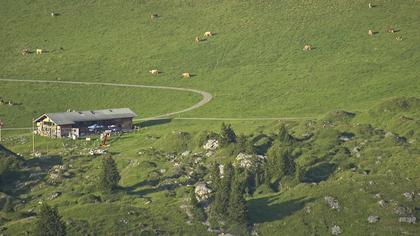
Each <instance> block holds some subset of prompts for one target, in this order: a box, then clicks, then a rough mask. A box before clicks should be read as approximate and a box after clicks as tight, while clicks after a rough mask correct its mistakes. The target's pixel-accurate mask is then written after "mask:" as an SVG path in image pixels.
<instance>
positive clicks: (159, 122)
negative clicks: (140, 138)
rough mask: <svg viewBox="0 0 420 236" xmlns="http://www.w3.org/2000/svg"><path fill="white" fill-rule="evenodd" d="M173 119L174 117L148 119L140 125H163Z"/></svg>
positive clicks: (142, 126) (143, 126)
mask: <svg viewBox="0 0 420 236" xmlns="http://www.w3.org/2000/svg"><path fill="white" fill-rule="evenodd" d="M171 121H172V119H170V118H157V119H153V120H146V121H143V122H141V123H140V127H141V128H145V127H151V126H155V125H163V124H168V123H170V122H171Z"/></svg>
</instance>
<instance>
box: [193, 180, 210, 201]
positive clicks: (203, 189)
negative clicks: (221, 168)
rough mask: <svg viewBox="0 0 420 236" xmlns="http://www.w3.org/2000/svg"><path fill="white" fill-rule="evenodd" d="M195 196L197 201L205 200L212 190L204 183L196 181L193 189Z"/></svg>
mask: <svg viewBox="0 0 420 236" xmlns="http://www.w3.org/2000/svg"><path fill="white" fill-rule="evenodd" d="M194 193H195V197H196V198H197V201H199V202H206V201H208V200H209V199H210V195H211V193H212V190H211V189H210V188H209V187H207V185H206V184H205V183H198V184H197V185H196V186H195V189H194Z"/></svg>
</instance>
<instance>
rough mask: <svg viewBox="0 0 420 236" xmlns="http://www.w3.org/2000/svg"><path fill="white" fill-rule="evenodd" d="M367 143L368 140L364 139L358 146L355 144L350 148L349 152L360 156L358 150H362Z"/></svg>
mask: <svg viewBox="0 0 420 236" xmlns="http://www.w3.org/2000/svg"><path fill="white" fill-rule="evenodd" d="M367 144H368V140H364V141H363V142H361V143H359V145H358V146H355V147H354V148H353V149H352V150H351V154H353V155H355V156H356V157H357V158H359V157H360V156H361V154H360V151H362V148H363V147H364V146H366V145H367Z"/></svg>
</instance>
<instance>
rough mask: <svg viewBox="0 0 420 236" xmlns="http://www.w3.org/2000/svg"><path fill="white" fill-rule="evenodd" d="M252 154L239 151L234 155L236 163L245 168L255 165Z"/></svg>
mask: <svg viewBox="0 0 420 236" xmlns="http://www.w3.org/2000/svg"><path fill="white" fill-rule="evenodd" d="M254 159H255V158H254V156H253V155H249V154H244V153H239V154H238V155H237V156H236V159H235V160H236V163H237V164H238V165H239V166H240V167H242V168H245V169H251V168H252V167H254V165H255V160H254Z"/></svg>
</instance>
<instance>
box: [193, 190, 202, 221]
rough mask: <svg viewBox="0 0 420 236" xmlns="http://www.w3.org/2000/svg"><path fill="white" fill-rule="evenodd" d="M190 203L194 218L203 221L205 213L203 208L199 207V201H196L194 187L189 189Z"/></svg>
mask: <svg viewBox="0 0 420 236" xmlns="http://www.w3.org/2000/svg"><path fill="white" fill-rule="evenodd" d="M190 203H191V207H192V213H193V214H194V216H195V218H196V219H197V220H198V221H205V220H206V213H205V211H204V209H203V208H201V206H200V203H199V202H198V201H197V198H196V196H195V192H194V188H192V189H191V192H190Z"/></svg>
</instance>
